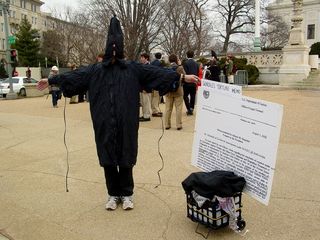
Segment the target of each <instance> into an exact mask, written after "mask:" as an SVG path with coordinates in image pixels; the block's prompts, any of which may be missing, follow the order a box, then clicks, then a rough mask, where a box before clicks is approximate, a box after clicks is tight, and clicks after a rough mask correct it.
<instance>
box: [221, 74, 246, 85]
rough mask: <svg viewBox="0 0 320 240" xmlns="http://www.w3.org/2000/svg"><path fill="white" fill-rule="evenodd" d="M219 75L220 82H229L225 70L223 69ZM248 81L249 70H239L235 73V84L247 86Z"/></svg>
mask: <svg viewBox="0 0 320 240" xmlns="http://www.w3.org/2000/svg"><path fill="white" fill-rule="evenodd" d="M219 77H220V82H222V83H227V82H228V81H227V78H226V76H225V75H224V74H223V71H221V74H220V76H219ZM248 82H249V79H248V72H247V70H238V71H237V72H236V74H235V75H234V84H236V85H240V86H247V85H248Z"/></svg>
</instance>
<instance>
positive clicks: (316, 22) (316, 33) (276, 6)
mask: <svg viewBox="0 0 320 240" xmlns="http://www.w3.org/2000/svg"><path fill="white" fill-rule="evenodd" d="M292 9H293V4H292V1H291V0H275V1H274V2H272V3H271V4H270V5H269V6H268V8H267V10H268V11H271V12H273V13H276V14H277V15H280V16H282V17H283V19H284V20H285V21H286V22H287V23H288V24H289V25H291V18H292V16H293V11H292ZM302 16H303V22H302V30H303V32H304V36H305V41H306V44H307V45H308V46H309V47H310V46H311V45H312V44H313V43H316V42H320V0H303V11H302Z"/></svg>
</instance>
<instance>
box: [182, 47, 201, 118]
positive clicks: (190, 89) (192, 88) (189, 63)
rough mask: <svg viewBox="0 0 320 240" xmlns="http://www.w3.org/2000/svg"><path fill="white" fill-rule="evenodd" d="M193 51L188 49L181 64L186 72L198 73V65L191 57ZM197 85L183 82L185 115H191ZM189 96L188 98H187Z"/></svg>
mask: <svg viewBox="0 0 320 240" xmlns="http://www.w3.org/2000/svg"><path fill="white" fill-rule="evenodd" d="M193 56H194V52H193V51H191V50H189V51H188V52H187V60H186V61H185V63H184V64H183V68H184V70H185V71H186V74H193V75H198V74H199V65H198V64H197V63H196V61H195V60H194V59H193ZM196 92H197V85H196V84H195V83H185V84H183V100H184V104H185V105H186V108H187V115H193V109H194V104H195V101H196ZM189 97H190V98H189Z"/></svg>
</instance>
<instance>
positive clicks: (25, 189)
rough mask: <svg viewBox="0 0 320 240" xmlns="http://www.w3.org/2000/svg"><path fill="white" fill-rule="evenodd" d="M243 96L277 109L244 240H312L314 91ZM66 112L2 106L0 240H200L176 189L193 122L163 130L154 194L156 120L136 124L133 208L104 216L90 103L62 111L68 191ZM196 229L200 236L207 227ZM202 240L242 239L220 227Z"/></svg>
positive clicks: (317, 98)
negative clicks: (278, 126)
mask: <svg viewBox="0 0 320 240" xmlns="http://www.w3.org/2000/svg"><path fill="white" fill-rule="evenodd" d="M244 95H248V96H252V97H256V98H260V99H264V100H268V101H272V102H276V103H280V104H283V105H284V116H283V122H282V131H281V139H280V145H279V150H278V158H277V164H276V172H275V176H274V181H273V189H272V193H271V200H270V203H269V206H264V205H262V204H260V203H259V202H257V201H256V200H254V199H252V198H251V197H250V196H247V195H244V197H243V200H242V203H243V218H244V220H245V221H246V223H247V227H246V229H248V230H249V232H248V233H247V235H246V236H245V239H254V240H260V239H261V240H264V239H268V240H270V239H281V240H292V239H304V240H306V239H307V240H311V239H314V240H316V239H319V236H320V191H319V189H320V174H319V159H320V91H297V90H285V91H276V90H268V91H263V90H260V91H252V90H251V91H244ZM63 104H64V102H63V101H60V102H59V108H57V109H54V108H52V105H51V97H49V98H48V99H47V100H46V97H40V98H26V99H18V100H11V101H10V100H1V101H0V149H1V153H0V239H1V240H2V236H1V235H7V236H10V237H11V238H12V239H15V240H60V239H65V240H89V239H92V240H104V239H108V240H119V239H120V240H122V239H123V240H125V239H126V240H153V239H154V240H165V239H166V240H175V239H183V240H195V239H199V240H200V239H203V238H202V237H201V236H200V235H198V234H196V233H195V228H196V223H193V222H192V221H190V220H189V219H188V218H186V200H185V194H184V191H183V189H182V187H181V182H182V181H183V180H184V179H185V178H186V177H187V176H188V175H189V174H190V173H192V172H194V171H198V169H197V168H195V167H193V166H191V163H190V162H191V151H192V142H193V132H194V120H195V116H191V117H187V116H185V115H184V117H183V129H182V130H181V131H177V130H176V129H175V128H171V129H170V130H168V131H167V130H166V131H165V133H164V136H163V138H162V140H161V149H160V151H161V154H162V156H163V158H164V162H165V167H164V170H163V171H162V172H161V173H160V174H161V180H162V184H161V186H159V187H158V188H155V187H156V186H157V185H158V183H159V179H158V175H157V171H158V170H159V169H160V168H161V159H160V157H159V155H158V145H157V144H158V139H159V137H160V136H161V134H162V123H161V118H152V121H151V122H143V123H141V124H140V130H139V155H138V161H137V165H136V167H135V168H134V178H135V209H134V210H133V211H123V210H122V209H121V208H118V209H117V210H116V211H113V212H110V211H106V210H105V209H104V206H105V200H106V189H105V183H104V175H103V169H102V168H100V166H99V164H98V160H97V155H96V149H95V143H94V136H93V130H92V123H91V118H90V114H89V104H88V103H81V104H74V105H70V104H67V109H66V121H67V138H66V141H67V146H68V149H69V164H70V172H69V179H68V184H69V185H68V187H69V192H68V193H67V192H66V191H65V174H66V170H67V166H66V150H65V146H64V142H63V134H64V119H63ZM161 107H162V108H164V105H163V104H162V105H161ZM174 117H175V116H173V120H174ZM174 122H175V121H173V123H174ZM212 124H214V123H212ZM200 231H202V232H204V233H206V229H205V228H200ZM8 238H9V237H8ZM208 239H218V240H224V239H228V240H232V239H242V237H241V236H239V235H237V234H235V233H233V232H232V231H231V230H229V229H228V228H225V229H222V230H218V231H213V232H212V233H211V234H210V235H209V238H208Z"/></svg>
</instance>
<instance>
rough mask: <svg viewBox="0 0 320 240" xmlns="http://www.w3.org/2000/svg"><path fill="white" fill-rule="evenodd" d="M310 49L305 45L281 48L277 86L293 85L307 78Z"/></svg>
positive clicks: (309, 68)
mask: <svg viewBox="0 0 320 240" xmlns="http://www.w3.org/2000/svg"><path fill="white" fill-rule="evenodd" d="M309 51H310V48H309V47H308V46H305V45H288V46H286V47H284V48H283V64H282V65H281V67H280V69H279V74H280V78H279V84H280V85H294V84H296V83H299V82H300V83H301V82H302V81H303V80H304V79H306V78H307V77H308V76H309V73H310V70H311V67H310V65H309Z"/></svg>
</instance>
